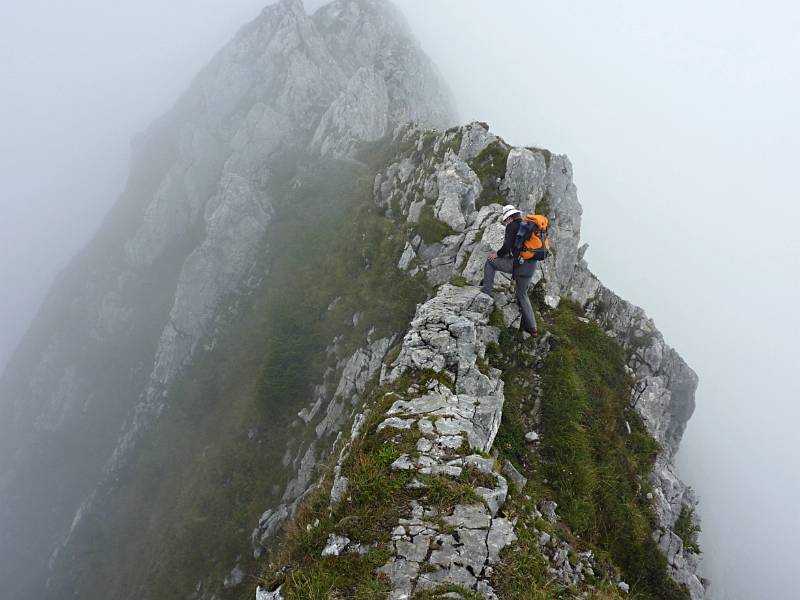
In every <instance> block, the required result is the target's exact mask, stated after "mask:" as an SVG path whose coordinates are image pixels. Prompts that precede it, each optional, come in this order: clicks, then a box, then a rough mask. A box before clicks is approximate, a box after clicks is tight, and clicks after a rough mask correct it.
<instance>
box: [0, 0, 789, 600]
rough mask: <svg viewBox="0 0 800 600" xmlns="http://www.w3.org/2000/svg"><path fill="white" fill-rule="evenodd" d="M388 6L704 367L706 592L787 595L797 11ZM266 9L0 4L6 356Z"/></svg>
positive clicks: (700, 475)
mask: <svg viewBox="0 0 800 600" xmlns="http://www.w3.org/2000/svg"><path fill="white" fill-rule="evenodd" d="M321 3H322V2H319V1H316V2H307V5H309V6H318V5H320V4H321ZM397 3H398V5H399V6H400V7H401V8H402V9H403V11H404V12H405V13H406V14H407V15H408V18H409V22H410V23H411V25H412V27H413V29H414V30H415V31H416V33H417V35H418V36H419V38H420V40H421V41H422V44H423V46H424V47H425V49H426V50H427V51H428V52H429V53H430V54H431V56H432V57H433V59H434V61H435V62H436V63H437V64H438V65H439V67H440V69H441V71H442V73H443V75H444V76H445V78H446V79H447V80H448V82H449V83H450V85H451V87H452V88H453V90H454V92H455V94H456V96H457V101H458V104H459V107H460V110H461V116H462V119H463V120H464V121H468V120H473V119H476V120H482V121H487V122H488V123H489V124H490V125H491V126H492V127H493V129H494V130H495V131H496V132H497V133H499V134H500V135H503V136H504V137H505V138H506V139H508V140H509V141H511V142H514V143H519V144H523V143H524V144H536V145H540V146H544V147H547V148H550V149H551V150H553V151H556V152H561V153H566V154H568V155H569V156H570V158H571V159H572V162H573V164H574V167H575V179H576V183H577V185H578V188H579V189H578V192H579V198H580V200H581V202H582V203H583V206H584V209H585V212H584V228H583V232H584V239H585V240H586V241H589V242H590V244H591V248H590V250H589V252H588V254H587V259H588V260H589V262H590V265H591V266H592V268H593V269H594V270H595V272H596V273H597V274H598V275H599V276H600V277H601V278H602V279H603V281H604V282H605V283H606V284H607V285H609V286H610V287H611V288H613V289H614V290H615V291H617V292H618V293H620V294H621V295H622V296H624V297H626V298H627V299H629V300H631V301H633V302H636V303H637V304H640V305H641V306H643V307H644V308H645V309H646V310H647V311H648V313H649V314H650V315H651V316H652V317H654V318H655V319H656V322H657V324H658V325H659V327H660V328H661V330H662V331H663V332H664V334H665V336H666V338H667V340H668V341H669V342H670V343H671V344H672V345H674V346H675V347H676V348H677V349H678V350H679V351H680V352H681V354H683V356H684V357H685V358H686V359H687V361H688V362H689V363H690V364H691V365H692V366H693V367H694V368H695V369H696V370H697V371H698V373H699V374H700V377H701V386H700V389H699V392H698V398H697V400H698V408H697V412H696V413H695V416H694V418H693V419H692V421H691V423H690V425H689V430H688V431H687V434H686V437H685V439H684V444H683V447H682V450H681V453H680V457H679V463H680V466H681V469H682V472H683V474H684V475H685V476H686V479H687V480H688V481H689V482H690V483H692V484H693V485H694V486H695V487H696V488H697V490H698V491H699V492H700V495H701V499H702V506H701V513H702V516H703V519H704V530H705V533H704V535H703V539H702V543H703V546H704V549H705V557H706V569H707V571H708V575H709V576H710V577H711V578H712V579H713V580H714V582H715V588H716V591H717V597H718V598H731V599H752V598H771V599H789V598H792V597H794V592H793V590H794V584H795V573H794V547H795V544H796V540H797V539H799V538H800V517H798V513H797V508H796V507H797V506H798V505H800V480H799V479H798V477H797V473H798V472H800V450H799V448H800V446H798V443H797V441H796V435H795V429H796V428H797V425H798V423H799V422H800V404H799V403H798V400H800V398H798V395H799V394H798V391H797V385H796V382H795V378H794V377H795V375H796V373H797V372H798V362H799V361H798V359H797V358H796V354H795V346H796V340H797V338H798V334H800V322H798V321H799V319H798V316H797V315H798V311H797V309H796V302H797V297H798V292H799V291H800V286H799V285H798V283H797V276H798V262H800V261H799V260H798V257H800V242H798V236H797V235H796V234H795V233H794V231H793V230H794V228H795V227H796V223H798V221H800V205H799V204H798V192H797V186H796V185H795V182H794V180H793V179H794V169H795V162H796V161H797V160H798V158H800V152H798V150H799V149H800V148H798V145H800V141H798V140H800V117H798V110H797V108H796V107H797V106H800V78H798V57H800V36H798V35H797V31H798V30H800V12H799V11H798V10H797V9H796V7H795V6H794V5H793V4H790V3H789V2H777V1H775V0H768V1H765V2H759V3H745V2H722V1H717V0H713V1H706V2H703V3H697V2H689V1H687V0H675V1H673V2H670V3H666V4H664V3H662V4H661V5H655V4H654V3H643V2H635V1H633V0H626V1H610V2H603V3H597V2H590V1H588V0H586V1H581V2H546V3H545V2H539V1H530V0H497V1H494V2H491V3H488V2H485V1H481V0H437V1H436V2H432V1H431V0H398V2H397ZM261 6H262V2H260V1H256V0H237V1H230V0H228V1H225V0H193V1H191V2H190V1H189V0H166V1H165V0H160V1H158V2H156V1H155V0H140V1H139V2H136V3H130V2H120V1H109V0H104V1H102V2H101V1H100V0H73V2H71V3H69V5H66V3H53V2H43V1H42V0H35V1H30V2H26V3H14V5H13V6H12V3H8V2H7V3H4V4H3V6H2V7H0V80H2V81H3V82H4V83H3V93H2V94H1V95H0V131H2V132H3V136H2V141H1V142H0V181H2V189H3V195H2V196H0V280H2V281H3V282H4V290H5V292H6V293H4V294H3V295H2V297H0V363H2V362H3V361H4V360H5V358H6V357H7V355H8V352H9V350H10V348H11V347H12V346H13V344H15V343H16V341H17V339H18V337H19V336H20V335H21V333H22V331H23V330H24V328H25V325H26V324H27V322H28V320H29V319H30V317H31V316H32V313H33V311H34V310H35V308H36V307H37V306H38V304H39V302H40V301H41V297H42V295H43V293H44V290H45V289H46V287H47V285H48V284H49V282H50V281H51V279H52V276H53V273H54V271H55V269H57V268H58V267H60V266H62V265H63V264H64V263H65V262H66V261H67V260H68V259H69V257H70V256H71V255H72V254H73V253H74V252H75V250H76V249H77V248H78V247H79V245H80V244H82V243H84V242H85V241H86V239H87V238H88V236H89V235H90V233H91V232H92V231H93V230H94V229H95V228H96V226H97V224H98V222H99V218H100V216H101V215H102V213H103V211H105V210H106V209H107V208H108V207H109V206H110V203H111V202H112V201H113V199H114V197H115V196H116V195H117V193H118V192H119V191H120V190H121V187H122V183H123V181H124V174H125V169H126V160H127V152H128V141H129V140H130V138H131V137H132V135H133V134H134V133H136V132H137V131H140V130H142V129H143V128H144V127H145V126H146V125H147V124H148V123H149V122H150V121H151V120H152V119H153V118H154V117H156V116H157V115H158V114H159V113H161V112H163V111H164V110H165V109H166V108H168V107H169V106H170V104H171V103H172V102H173V101H174V100H175V99H176V98H177V95H178V94H179V93H180V91H182V90H183V89H184V88H185V87H186V86H187V85H188V83H189V81H190V79H191V77H192V76H193V75H194V73H195V72H196V71H197V70H198V69H199V68H200V67H201V66H202V65H203V64H205V63H206V62H207V60H208V59H209V58H210V57H211V56H212V54H213V53H214V52H215V51H216V50H217V49H218V48H219V47H221V46H222V44H223V43H224V42H225V41H227V40H228V39H229V38H230V36H231V35H232V34H233V33H234V32H235V30H236V29H237V28H238V27H239V26H240V25H242V24H244V22H245V21H247V20H248V19H250V18H252V17H253V16H255V15H256V14H257V12H258V10H259V9H260V8H261Z"/></svg>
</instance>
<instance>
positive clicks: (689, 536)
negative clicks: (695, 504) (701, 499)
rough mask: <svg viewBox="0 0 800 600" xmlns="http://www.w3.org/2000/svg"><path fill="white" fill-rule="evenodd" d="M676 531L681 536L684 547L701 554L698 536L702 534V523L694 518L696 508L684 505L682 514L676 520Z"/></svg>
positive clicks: (688, 550)
mask: <svg viewBox="0 0 800 600" xmlns="http://www.w3.org/2000/svg"><path fill="white" fill-rule="evenodd" d="M675 533H676V534H677V535H678V537H679V538H681V541H682V542H683V548H684V549H685V550H686V551H687V552H691V553H692V554H700V552H701V551H700V545H699V544H698V543H697V536H698V535H699V534H700V525H699V524H698V523H697V522H696V521H695V520H694V509H693V508H689V507H687V506H684V507H683V508H681V514H680V515H678V519H677V521H675Z"/></svg>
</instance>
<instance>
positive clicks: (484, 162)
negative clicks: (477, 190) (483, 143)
mask: <svg viewBox="0 0 800 600" xmlns="http://www.w3.org/2000/svg"><path fill="white" fill-rule="evenodd" d="M509 151H510V148H509V147H508V146H506V145H505V144H504V143H503V142H501V141H496V142H494V143H492V144H489V145H488V146H487V147H486V148H484V149H483V151H482V152H481V153H480V154H479V155H478V156H477V157H475V158H474V159H473V160H472V161H470V167H471V168H472V170H473V171H475V174H476V175H477V176H478V179H480V182H481V185H482V186H483V191H482V192H481V195H480V198H478V200H477V201H476V203H475V206H476V208H478V209H480V208H481V207H483V206H488V205H489V204H505V202H506V201H505V196H504V195H503V192H502V191H501V190H500V181H501V180H502V179H503V178H504V177H505V175H506V163H507V162H508V153H509Z"/></svg>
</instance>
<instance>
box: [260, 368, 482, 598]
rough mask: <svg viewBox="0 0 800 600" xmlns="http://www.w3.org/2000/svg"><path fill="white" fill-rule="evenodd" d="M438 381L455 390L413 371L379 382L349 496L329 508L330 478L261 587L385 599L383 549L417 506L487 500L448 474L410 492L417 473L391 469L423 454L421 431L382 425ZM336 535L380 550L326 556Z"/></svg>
mask: <svg viewBox="0 0 800 600" xmlns="http://www.w3.org/2000/svg"><path fill="white" fill-rule="evenodd" d="M432 381H436V382H440V383H445V384H448V385H452V381H451V380H450V379H449V378H448V377H447V375H445V374H441V373H436V372H434V371H429V370H425V371H416V372H410V373H407V374H405V375H403V376H402V377H400V378H399V379H398V380H397V381H396V382H395V383H394V384H392V385H389V386H376V385H374V384H373V386H372V388H371V389H370V391H369V392H368V394H367V395H366V400H365V407H367V408H368V409H369V414H368V416H367V420H366V422H365V424H364V427H363V434H362V436H361V437H359V438H358V439H357V440H355V441H354V443H353V444H352V447H351V448H350V454H349V456H348V458H347V460H346V461H345V463H344V465H343V467H342V473H343V475H344V476H346V477H347V478H348V481H349V484H348V488H347V493H346V495H345V498H344V499H343V500H342V501H341V502H339V504H337V505H336V506H334V507H332V509H331V508H329V506H328V492H329V490H330V476H329V475H328V476H327V477H326V479H325V480H323V482H322V484H321V485H319V486H318V487H317V488H316V489H315V491H314V493H312V494H311V495H309V496H308V497H307V498H306V499H305V500H304V502H303V503H302V505H301V507H300V508H299V510H298V512H297V514H296V516H295V518H294V519H292V521H291V522H290V523H289V524H288V526H287V528H286V530H285V533H284V534H283V537H282V538H281V540H280V543H278V544H277V545H276V550H275V551H274V552H273V553H272V555H271V559H270V563H269V564H268V565H266V567H265V573H264V575H263V576H262V578H261V581H262V583H263V585H264V586H266V587H267V589H275V588H277V587H278V586H279V585H281V584H282V585H283V586H284V587H283V588H282V589H283V594H284V597H285V598H286V599H287V600H292V599H297V600H300V599H301V598H302V599H307V598H325V599H328V598H359V599H362V598H363V599H364V600H371V599H372V598H376V599H377V598H385V597H386V594H387V593H388V588H386V587H385V583H386V582H385V580H384V579H383V577H378V576H377V575H376V573H375V570H376V569H377V568H378V567H380V566H381V565H383V564H385V562H386V561H387V560H388V555H387V553H386V552H385V551H384V550H383V549H384V548H385V547H386V545H387V544H388V542H389V538H390V535H391V531H392V529H394V527H395V526H396V525H397V522H398V520H399V519H400V518H401V517H408V516H409V513H410V503H411V501H412V500H420V499H422V498H423V497H424V498H425V502H426V504H430V505H433V506H436V507H439V508H440V509H446V508H452V507H453V506H455V504H458V503H464V502H480V501H481V500H480V498H478V497H477V496H475V494H474V492H472V490H471V489H468V487H467V485H466V484H464V483H461V482H458V481H454V480H448V479H447V478H446V477H442V476H428V477H426V476H419V479H420V481H421V482H422V483H423V484H425V487H423V488H419V489H410V488H409V487H408V484H409V483H410V482H411V480H412V478H413V477H415V476H416V474H412V473H410V472H408V471H402V470H400V471H396V470H393V469H392V468H391V465H392V463H393V462H394V461H395V460H397V458H399V457H400V456H401V455H402V454H413V453H414V452H415V451H416V443H417V441H418V440H419V438H420V437H421V435H422V434H421V432H420V431H419V430H418V429H416V428H415V429H413V430H398V429H394V428H391V427H386V428H384V429H382V430H381V431H378V426H379V425H380V424H381V423H382V422H383V420H384V418H385V416H386V412H387V411H388V410H389V408H390V407H391V405H392V404H393V403H394V402H395V401H396V400H398V399H399V398H408V397H409V394H407V393H406V390H408V389H409V388H411V387H412V386H416V388H418V389H419V390H420V391H423V392H424V390H427V387H428V384H429V383H430V382H432ZM330 471H332V465H331V467H330V468H329V472H330ZM331 533H335V534H337V535H344V536H347V537H348V538H350V540H351V541H352V542H354V543H360V544H366V545H371V546H374V548H375V550H373V551H371V552H369V553H368V554H366V555H365V556H359V555H352V554H347V553H345V554H343V555H341V556H339V557H322V556H321V552H322V549H323V548H324V547H325V544H326V542H327V539H328V536H329V534H331Z"/></svg>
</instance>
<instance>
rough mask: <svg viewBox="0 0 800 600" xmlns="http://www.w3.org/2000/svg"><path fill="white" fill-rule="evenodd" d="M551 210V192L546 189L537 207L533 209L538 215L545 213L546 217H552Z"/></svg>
mask: <svg viewBox="0 0 800 600" xmlns="http://www.w3.org/2000/svg"><path fill="white" fill-rule="evenodd" d="M550 210H551V209H550V193H549V192H547V191H545V193H544V194H542V197H541V198H540V199H539V201H538V202H537V203H536V207H535V208H534V209H533V211H534V212H535V213H536V214H537V215H544V216H545V217H547V218H550V215H551V211H550Z"/></svg>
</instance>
